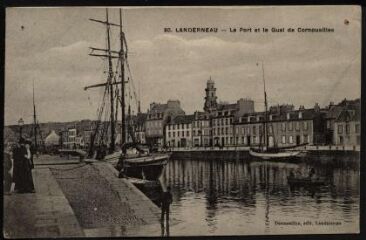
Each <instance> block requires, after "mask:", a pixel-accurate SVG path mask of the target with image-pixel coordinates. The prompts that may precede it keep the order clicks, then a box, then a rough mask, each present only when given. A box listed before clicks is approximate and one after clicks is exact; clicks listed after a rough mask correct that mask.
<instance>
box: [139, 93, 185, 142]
mask: <svg viewBox="0 0 366 240" xmlns="http://www.w3.org/2000/svg"><path fill="white" fill-rule="evenodd" d="M181 115H185V112H184V111H183V109H182V108H181V106H180V102H179V101H178V100H168V102H167V103H166V104H160V103H151V104H150V109H149V110H148V111H147V118H146V123H145V128H146V132H145V138H146V143H148V144H151V145H157V146H160V147H162V146H164V145H166V142H165V137H164V136H165V125H166V123H167V122H170V121H171V119H173V118H175V117H176V116H181Z"/></svg>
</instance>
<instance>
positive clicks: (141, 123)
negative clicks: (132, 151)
mask: <svg viewBox="0 0 366 240" xmlns="http://www.w3.org/2000/svg"><path fill="white" fill-rule="evenodd" d="M146 119H147V114H146V113H137V116H136V118H135V137H136V140H137V142H139V143H141V144H146V134H145V132H146Z"/></svg>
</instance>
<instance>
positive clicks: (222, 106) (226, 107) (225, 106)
mask: <svg viewBox="0 0 366 240" xmlns="http://www.w3.org/2000/svg"><path fill="white" fill-rule="evenodd" d="M237 108H238V104H237V103H230V104H229V103H225V104H222V103H219V104H218V105H217V110H218V111H222V110H236V109H237Z"/></svg>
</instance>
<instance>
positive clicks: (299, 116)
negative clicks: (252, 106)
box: [234, 105, 326, 147]
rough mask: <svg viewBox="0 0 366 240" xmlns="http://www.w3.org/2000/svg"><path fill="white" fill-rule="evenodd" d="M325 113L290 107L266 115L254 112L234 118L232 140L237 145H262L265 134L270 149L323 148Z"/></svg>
mask: <svg viewBox="0 0 366 240" xmlns="http://www.w3.org/2000/svg"><path fill="white" fill-rule="evenodd" d="M324 117H325V115H324V113H322V112H321V111H320V108H318V107H317V105H316V106H315V107H314V108H313V109H305V108H304V107H303V106H300V108H299V109H298V110H294V108H293V106H291V105H284V106H277V107H272V108H270V111H268V113H267V121H265V119H266V115H265V112H256V113H251V114H244V115H242V116H240V117H238V118H236V121H235V122H234V124H235V134H234V136H235V140H236V144H237V145H244V146H259V145H262V144H264V143H265V141H264V137H265V135H266V134H265V131H267V136H268V140H267V141H268V145H269V146H270V147H273V146H278V147H287V146H294V145H300V144H324V143H325V138H324V134H325V129H326V128H325V121H324Z"/></svg>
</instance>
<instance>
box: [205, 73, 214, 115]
mask: <svg viewBox="0 0 366 240" xmlns="http://www.w3.org/2000/svg"><path fill="white" fill-rule="evenodd" d="M205 91H206V97H205V106H204V107H203V110H205V112H212V111H213V110H215V109H216V108H217V97H216V88H215V82H214V81H212V79H211V76H210V79H209V80H208V81H207V86H206V89H205Z"/></svg>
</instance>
